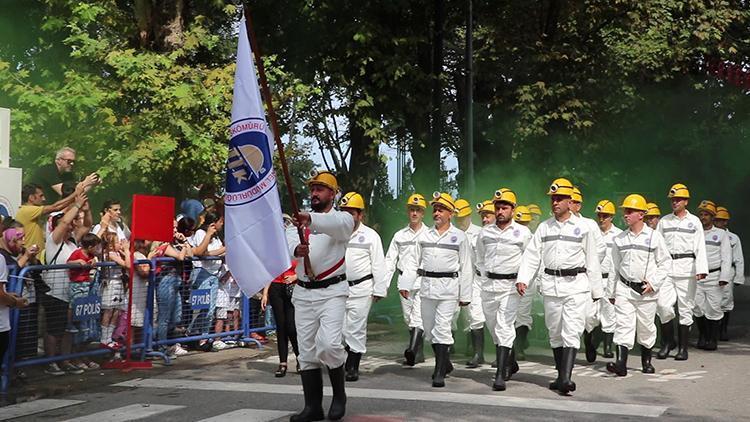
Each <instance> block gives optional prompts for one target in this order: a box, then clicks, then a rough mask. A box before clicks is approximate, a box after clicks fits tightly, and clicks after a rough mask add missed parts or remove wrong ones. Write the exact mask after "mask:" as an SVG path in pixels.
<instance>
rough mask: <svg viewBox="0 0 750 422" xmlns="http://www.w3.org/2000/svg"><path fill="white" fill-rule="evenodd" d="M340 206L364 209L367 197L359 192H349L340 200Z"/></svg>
mask: <svg viewBox="0 0 750 422" xmlns="http://www.w3.org/2000/svg"><path fill="white" fill-rule="evenodd" d="M339 207H341V208H355V209H358V210H364V209H365V199H364V198H362V195H360V194H358V193H357V192H349V193H347V194H346V195H344V197H343V198H341V201H339Z"/></svg>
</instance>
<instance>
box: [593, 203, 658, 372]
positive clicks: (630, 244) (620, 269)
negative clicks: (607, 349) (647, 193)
mask: <svg viewBox="0 0 750 422" xmlns="http://www.w3.org/2000/svg"><path fill="white" fill-rule="evenodd" d="M622 208H623V213H624V217H625V221H626V222H627V224H628V230H626V231H624V232H620V233H619V234H618V235H617V236H615V237H614V238H613V239H612V240H611V241H612V243H613V245H612V268H611V272H610V275H609V279H608V283H607V288H606V290H607V291H606V293H607V298H609V302H610V303H612V304H614V308H615V318H616V324H615V338H614V341H615V344H617V361H616V362H614V363H613V362H609V363H607V370H608V371H609V372H612V373H614V374H616V375H618V376H621V377H624V376H626V375H627V374H628V353H629V352H630V350H632V349H633V345H634V343H635V339H636V338H637V339H638V344H640V345H641V367H642V370H643V373H644V374H653V373H654V367H653V365H652V364H651V348H652V347H653V346H654V343H656V323H655V317H656V298H657V295H658V292H659V288H660V287H661V286H662V285H663V283H664V281H665V280H666V279H667V277H668V273H669V269H670V265H671V261H672V258H671V257H670V256H669V251H668V250H667V244H666V243H665V242H664V238H663V237H662V235H661V234H660V233H659V232H658V231H656V230H654V229H652V228H650V227H648V226H647V225H646V224H645V223H644V218H645V215H646V212H647V211H648V205H647V204H646V199H645V198H644V197H643V196H641V195H637V194H632V195H628V196H627V197H625V199H624V200H623V201H622Z"/></svg>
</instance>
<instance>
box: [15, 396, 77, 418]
mask: <svg viewBox="0 0 750 422" xmlns="http://www.w3.org/2000/svg"><path fill="white" fill-rule="evenodd" d="M81 403H85V402H84V401H83V400H57V399H39V400H34V401H28V402H24V403H18V404H12V405H10V406H5V407H2V408H0V421H6V420H8V419H13V418H20V417H22V416H28V415H33V414H35V413H41V412H47V411H49V410H55V409H61V408H63V407H68V406H74V405H77V404H81Z"/></svg>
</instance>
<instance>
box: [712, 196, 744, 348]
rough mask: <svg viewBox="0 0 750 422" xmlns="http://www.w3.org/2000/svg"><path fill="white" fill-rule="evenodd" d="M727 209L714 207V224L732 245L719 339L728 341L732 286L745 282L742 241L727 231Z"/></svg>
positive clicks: (728, 216) (732, 295) (732, 306)
mask: <svg viewBox="0 0 750 422" xmlns="http://www.w3.org/2000/svg"><path fill="white" fill-rule="evenodd" d="M729 219H730V215H729V210H728V209H726V208H725V207H716V218H714V225H715V226H716V227H718V228H720V229H724V230H726V231H727V234H728V235H729V243H730V244H731V245H732V275H730V278H731V279H732V282H731V283H729V285H727V287H726V288H725V289H724V299H723V300H722V302H721V310H722V311H724V318H722V319H721V332H720V337H719V338H720V340H721V341H729V333H728V330H727V327H729V316H730V315H731V314H732V311H733V310H734V286H735V285H740V284H745V258H744V257H743V256H742V242H741V241H740V237H739V236H737V235H736V234H735V233H732V232H731V231H729V228H728V226H729Z"/></svg>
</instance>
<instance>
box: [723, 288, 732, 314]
mask: <svg viewBox="0 0 750 422" xmlns="http://www.w3.org/2000/svg"><path fill="white" fill-rule="evenodd" d="M733 310H734V283H729V284H727V285H726V286H724V290H722V298H721V311H722V312H730V311H733Z"/></svg>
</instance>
